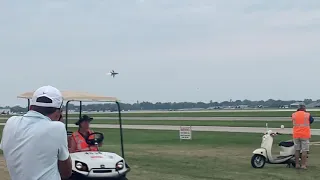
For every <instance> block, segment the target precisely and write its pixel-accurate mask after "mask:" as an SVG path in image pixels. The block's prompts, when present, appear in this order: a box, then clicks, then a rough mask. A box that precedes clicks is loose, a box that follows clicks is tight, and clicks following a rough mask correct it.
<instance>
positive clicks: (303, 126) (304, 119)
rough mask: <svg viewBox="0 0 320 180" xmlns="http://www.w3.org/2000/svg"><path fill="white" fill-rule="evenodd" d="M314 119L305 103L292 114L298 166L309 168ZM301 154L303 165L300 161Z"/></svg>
mask: <svg viewBox="0 0 320 180" xmlns="http://www.w3.org/2000/svg"><path fill="white" fill-rule="evenodd" d="M313 121H314V119H313V118H312V117H311V115H310V113H308V112H306V107H305V105H300V106H299V109H298V110H297V111H296V112H295V113H293V114H292V123H293V133H292V134H293V141H294V148H295V161H296V168H300V167H301V168H302V169H307V156H308V152H309V140H310V138H311V130H310V124H312V123H313ZM300 151H301V152H302V154H301V165H300V162H299V158H300Z"/></svg>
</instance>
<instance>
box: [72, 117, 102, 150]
mask: <svg viewBox="0 0 320 180" xmlns="http://www.w3.org/2000/svg"><path fill="white" fill-rule="evenodd" d="M92 120H93V118H91V117H89V116H88V115H83V116H82V117H81V118H80V119H79V120H78V121H77V122H76V123H75V124H76V125H78V126H79V129H78V131H76V132H74V133H72V136H71V139H69V143H70V145H69V147H70V148H69V151H70V153H74V152H83V151H98V147H97V146H91V145H89V144H87V142H86V139H87V138H94V137H93V136H92V137H89V135H90V134H92V133H93V131H92V130H90V122H91V121H92ZM98 146H102V144H99V145H98Z"/></svg>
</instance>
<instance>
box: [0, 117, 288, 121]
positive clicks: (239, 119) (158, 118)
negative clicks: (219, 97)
mask: <svg viewBox="0 0 320 180" xmlns="http://www.w3.org/2000/svg"><path fill="white" fill-rule="evenodd" d="M93 118H94V119H104V120H115V119H117V118H116V117H93ZM7 119H8V118H5V117H0V120H7ZM69 119H78V118H76V117H70V118H69ZM122 119H124V120H166V121H173V120H185V121H196V120H198V121H226V120H229V121H291V119H290V117H123V118H122Z"/></svg>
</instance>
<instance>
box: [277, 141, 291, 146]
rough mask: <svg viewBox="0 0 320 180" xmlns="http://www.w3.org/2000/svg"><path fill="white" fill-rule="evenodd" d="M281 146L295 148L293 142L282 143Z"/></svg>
mask: <svg viewBox="0 0 320 180" xmlns="http://www.w3.org/2000/svg"><path fill="white" fill-rule="evenodd" d="M279 146H283V147H292V146H294V143H293V141H282V142H280V143H279Z"/></svg>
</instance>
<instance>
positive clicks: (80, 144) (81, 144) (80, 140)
mask: <svg viewBox="0 0 320 180" xmlns="http://www.w3.org/2000/svg"><path fill="white" fill-rule="evenodd" d="M88 133H89V134H91V133H93V132H92V131H90V130H89V132H88ZM72 137H73V139H74V141H75V142H76V145H77V146H76V147H77V148H76V152H82V151H98V148H97V147H96V146H89V145H88V144H87V142H86V140H85V139H84V137H83V136H82V135H81V134H80V133H79V132H78V131H76V132H74V133H72ZM89 139H94V137H89Z"/></svg>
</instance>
